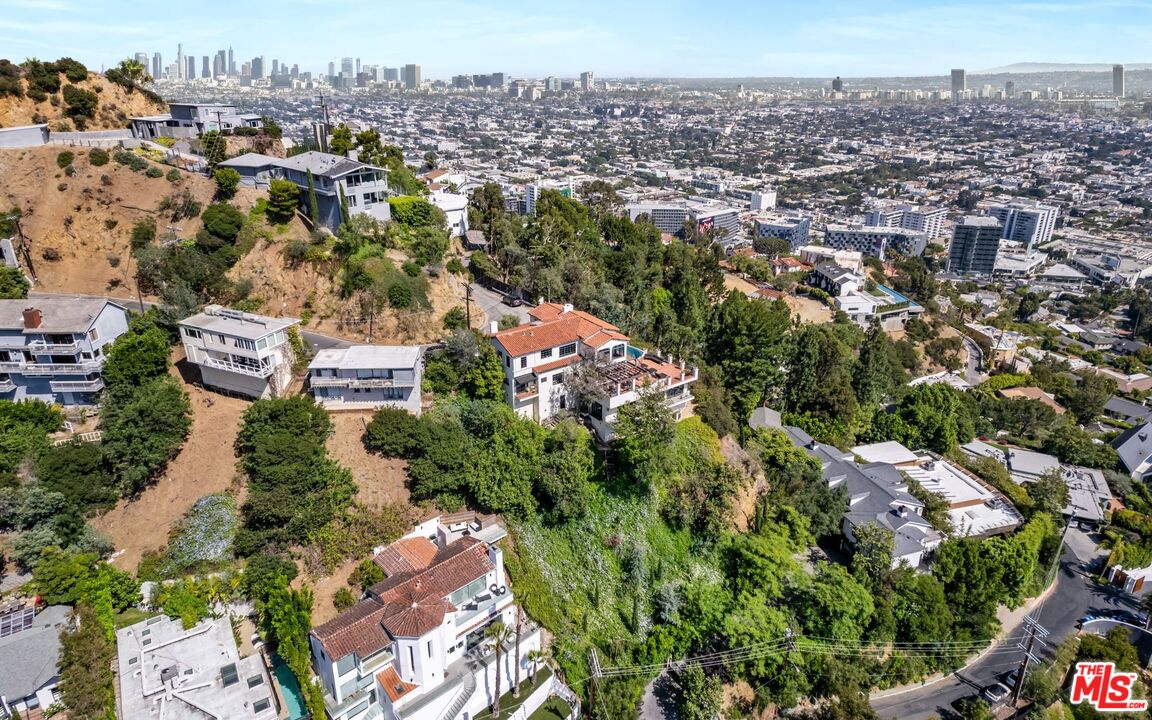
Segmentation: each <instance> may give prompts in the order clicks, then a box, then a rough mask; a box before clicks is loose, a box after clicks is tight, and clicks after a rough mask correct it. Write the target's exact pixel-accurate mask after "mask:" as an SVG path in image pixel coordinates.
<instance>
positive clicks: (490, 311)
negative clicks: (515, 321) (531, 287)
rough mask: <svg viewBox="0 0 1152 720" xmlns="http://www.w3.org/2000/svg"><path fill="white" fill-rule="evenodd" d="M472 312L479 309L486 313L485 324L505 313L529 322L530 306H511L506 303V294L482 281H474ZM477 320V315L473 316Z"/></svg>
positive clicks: (523, 321) (495, 320) (522, 321)
mask: <svg viewBox="0 0 1152 720" xmlns="http://www.w3.org/2000/svg"><path fill="white" fill-rule="evenodd" d="M471 285H472V312H473V313H475V312H476V310H479V311H480V312H481V313H483V314H484V326H485V329H487V325H488V323H490V322H497V321H499V320H500V318H502V317H504V316H505V315H515V316H516V317H518V318H520V322H521V323H526V322H528V307H527V306H526V305H521V306H520V307H509V306H507V305H505V304H504V296H503V295H501V294H500V293H498V292H496V291H495V290H489V289H488V288H486V287H484V286H483V285H481V284H480V283H472V284H471ZM473 320H475V315H474V316H473Z"/></svg>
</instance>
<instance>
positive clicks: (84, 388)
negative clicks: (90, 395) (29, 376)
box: [48, 378, 104, 392]
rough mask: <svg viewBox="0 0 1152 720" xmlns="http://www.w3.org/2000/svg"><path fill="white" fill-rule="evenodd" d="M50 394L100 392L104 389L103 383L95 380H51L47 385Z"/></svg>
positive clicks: (98, 379)
mask: <svg viewBox="0 0 1152 720" xmlns="http://www.w3.org/2000/svg"><path fill="white" fill-rule="evenodd" d="M48 387H50V388H52V392H100V391H101V390H103V389H104V381H103V380H101V379H100V378H96V379H95V380H53V381H51V382H49V383H48Z"/></svg>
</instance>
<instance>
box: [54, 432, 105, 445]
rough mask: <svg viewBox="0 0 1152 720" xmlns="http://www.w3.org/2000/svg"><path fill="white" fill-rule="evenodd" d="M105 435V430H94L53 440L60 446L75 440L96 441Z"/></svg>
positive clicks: (83, 441)
mask: <svg viewBox="0 0 1152 720" xmlns="http://www.w3.org/2000/svg"><path fill="white" fill-rule="evenodd" d="M103 437H104V432H103V431H102V430H93V431H92V432H86V433H80V434H79V435H73V436H72V437H66V438H60V439H59V440H53V441H52V445H53V446H55V447H59V446H61V445H67V444H68V443H73V442H82V443H94V442H100V439H101V438H103Z"/></svg>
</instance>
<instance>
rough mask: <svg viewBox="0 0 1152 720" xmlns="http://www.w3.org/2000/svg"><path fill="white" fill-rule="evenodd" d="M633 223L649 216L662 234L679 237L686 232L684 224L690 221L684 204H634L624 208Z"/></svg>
mask: <svg viewBox="0 0 1152 720" xmlns="http://www.w3.org/2000/svg"><path fill="white" fill-rule="evenodd" d="M624 209H625V210H626V211H627V212H628V217H629V218H630V219H631V220H632V222H636V221H637V220H639V219H640V216H641V215H647V216H648V220H649V222H651V223H652V224H653V225H655V226H656V227H657V229H659V230H660V232H663V233H667V234H669V235H679V234H681V233H683V232H684V222H685V221H686V220H687V219H688V208H687V207H686V206H685V205H684V204H683V203H633V204H631V205H628V206H627V207H625V208H624Z"/></svg>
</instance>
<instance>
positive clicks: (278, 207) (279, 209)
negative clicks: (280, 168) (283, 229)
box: [267, 178, 300, 223]
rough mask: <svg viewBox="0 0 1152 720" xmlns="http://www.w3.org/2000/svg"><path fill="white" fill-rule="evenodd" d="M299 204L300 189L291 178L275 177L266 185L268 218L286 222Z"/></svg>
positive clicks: (273, 220) (275, 221) (277, 221)
mask: <svg viewBox="0 0 1152 720" xmlns="http://www.w3.org/2000/svg"><path fill="white" fill-rule="evenodd" d="M299 205H300V189H299V188H297V187H296V183H294V182H292V181H291V180H284V179H282V178H277V179H275V180H273V181H272V182H271V183H270V184H269V185H268V210H267V214H268V219H269V220H271V221H272V222H274V223H286V222H288V221H289V220H291V219H292V217H293V216H294V215H295V214H296V208H297V207H298V206H299Z"/></svg>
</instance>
